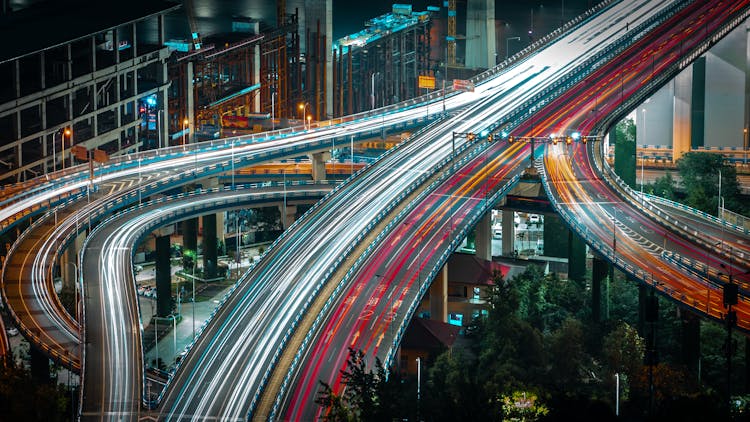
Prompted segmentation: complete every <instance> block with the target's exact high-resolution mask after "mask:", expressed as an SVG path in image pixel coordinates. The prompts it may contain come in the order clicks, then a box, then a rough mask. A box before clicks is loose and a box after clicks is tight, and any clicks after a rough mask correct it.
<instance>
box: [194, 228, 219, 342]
mask: <svg viewBox="0 0 750 422" xmlns="http://www.w3.org/2000/svg"><path fill="white" fill-rule="evenodd" d="M222 229H223V227H222ZM197 255H198V254H197V253H196V258H198V256H197ZM195 264H197V263H196V262H195V260H194V261H193V306H192V308H193V340H195V266H196V265H195Z"/></svg>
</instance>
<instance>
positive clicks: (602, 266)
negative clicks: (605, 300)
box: [591, 257, 609, 322]
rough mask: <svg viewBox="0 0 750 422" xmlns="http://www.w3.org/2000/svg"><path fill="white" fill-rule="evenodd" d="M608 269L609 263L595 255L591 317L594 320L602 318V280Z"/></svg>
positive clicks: (592, 273) (592, 276) (597, 320)
mask: <svg viewBox="0 0 750 422" xmlns="http://www.w3.org/2000/svg"><path fill="white" fill-rule="evenodd" d="M608 271H609V263H608V262H607V261H605V260H604V259H602V258H600V257H594V261H593V268H592V270H591V318H592V319H593V320H594V322H599V321H601V320H602V280H604V278H605V277H606V276H607V273H608Z"/></svg>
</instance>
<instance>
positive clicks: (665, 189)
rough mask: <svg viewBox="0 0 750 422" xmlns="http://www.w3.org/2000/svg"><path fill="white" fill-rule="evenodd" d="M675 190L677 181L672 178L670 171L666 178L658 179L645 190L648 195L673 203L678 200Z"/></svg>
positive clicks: (665, 175)
mask: <svg viewBox="0 0 750 422" xmlns="http://www.w3.org/2000/svg"><path fill="white" fill-rule="evenodd" d="M674 189H675V180H674V177H672V173H670V172H669V171H667V172H666V173H665V174H664V176H661V177H659V178H657V179H656V180H655V181H654V183H649V184H648V185H646V186H645V187H644V188H643V190H644V191H645V192H646V193H650V194H651V195H656V196H660V197H662V198H665V199H669V200H671V201H674V200H675V199H677V196H676V195H675V192H674Z"/></svg>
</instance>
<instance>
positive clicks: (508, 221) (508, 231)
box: [502, 210, 516, 256]
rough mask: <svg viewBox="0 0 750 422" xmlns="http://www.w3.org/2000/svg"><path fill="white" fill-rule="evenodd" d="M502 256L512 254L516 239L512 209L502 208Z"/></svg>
mask: <svg viewBox="0 0 750 422" xmlns="http://www.w3.org/2000/svg"><path fill="white" fill-rule="evenodd" d="M502 225H503V244H502V246H503V249H502V251H503V256H513V252H515V250H516V248H515V247H514V244H515V239H516V225H515V223H514V222H513V211H510V210H503V221H502Z"/></svg>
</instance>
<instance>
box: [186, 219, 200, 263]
mask: <svg viewBox="0 0 750 422" xmlns="http://www.w3.org/2000/svg"><path fill="white" fill-rule="evenodd" d="M182 249H183V250H188V249H189V250H191V251H193V252H195V253H196V254H197V253H198V217H196V218H188V219H187V220H183V221H182Z"/></svg>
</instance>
